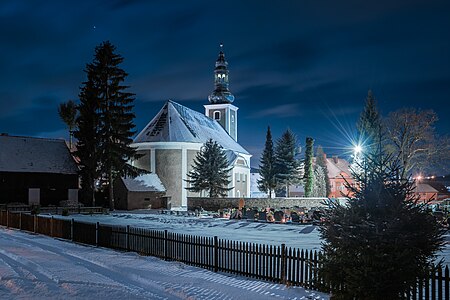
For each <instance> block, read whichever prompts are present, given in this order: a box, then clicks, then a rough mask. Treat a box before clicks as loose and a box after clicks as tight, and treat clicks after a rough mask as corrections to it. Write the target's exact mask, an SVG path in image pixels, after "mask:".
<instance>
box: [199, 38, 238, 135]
mask: <svg viewBox="0 0 450 300" xmlns="http://www.w3.org/2000/svg"><path fill="white" fill-rule="evenodd" d="M228 85H229V82H228V63H227V61H226V60H225V54H224V53H223V44H220V52H219V57H218V58H217V60H216V67H215V69H214V91H213V92H212V93H211V95H209V96H208V101H209V104H207V105H204V106H205V115H206V116H208V117H210V118H212V119H214V120H216V121H217V122H219V123H220V125H222V127H223V128H224V129H225V130H226V131H227V132H228V134H229V135H230V136H231V137H232V138H233V139H234V140H235V141H237V110H238V108H237V107H236V106H234V105H233V104H232V103H233V101H234V96H233V94H231V92H230V90H229V89H228Z"/></svg>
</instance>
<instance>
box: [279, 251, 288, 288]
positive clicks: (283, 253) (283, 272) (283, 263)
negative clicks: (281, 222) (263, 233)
mask: <svg viewBox="0 0 450 300" xmlns="http://www.w3.org/2000/svg"><path fill="white" fill-rule="evenodd" d="M286 260H287V259H286V245H285V244H281V278H280V280H281V283H282V284H286V266H287V264H286Z"/></svg>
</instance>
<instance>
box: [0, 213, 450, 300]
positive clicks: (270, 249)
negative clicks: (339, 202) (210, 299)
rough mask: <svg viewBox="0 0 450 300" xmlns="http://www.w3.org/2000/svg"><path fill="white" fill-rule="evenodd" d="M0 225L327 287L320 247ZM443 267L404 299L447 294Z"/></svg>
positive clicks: (72, 225)
mask: <svg viewBox="0 0 450 300" xmlns="http://www.w3.org/2000/svg"><path fill="white" fill-rule="evenodd" d="M0 225H3V226H7V227H12V228H17V229H21V230H26V231H30V232H35V233H40V234H45V235H48V236H52V237H58V238H62V239H67V240H73V241H75V242H79V243H84V244H89V245H94V246H101V247H106V248H112V249H118V250H124V251H133V252H137V253H139V254H142V255H150V256H155V257H159V258H162V259H165V260H174V261H180V262H183V263H186V264H189V265H194V266H197V267H201V268H205V269H209V270H212V271H214V272H218V271H220V272H228V273H232V274H237V275H243V276H246V277H253V278H257V279H262V280H268V281H273V282H279V283H283V284H287V285H298V286H303V287H306V288H309V289H315V290H320V291H324V292H329V291H330V288H329V285H328V284H327V283H326V282H324V281H323V280H322V279H321V278H319V276H318V274H317V271H316V270H317V268H318V264H319V261H320V255H321V253H320V252H317V251H304V250H300V249H297V248H290V247H286V246H285V245H284V244H281V245H280V246H272V245H261V244H256V243H246V242H237V241H230V240H225V239H219V238H218V237H217V236H215V237H201V236H194V235H187V234H179V233H172V232H168V231H167V230H165V231H158V230H150V229H144V228H135V227H130V226H118V225H105V224H99V223H85V222H79V221H75V220H74V219H58V218H53V217H44V216H36V215H31V214H26V213H13V212H7V211H0ZM449 278H450V275H449V269H448V266H446V267H445V268H444V269H442V268H441V267H438V268H437V271H436V272H435V273H433V274H430V276H429V277H427V278H425V279H422V280H418V281H417V284H416V286H413V287H411V291H410V293H409V294H408V295H405V298H407V299H446V300H450V299H449V293H450V288H449V282H450V280H449Z"/></svg>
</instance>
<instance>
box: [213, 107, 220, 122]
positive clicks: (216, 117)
mask: <svg viewBox="0 0 450 300" xmlns="http://www.w3.org/2000/svg"><path fill="white" fill-rule="evenodd" d="M214 120H217V121H219V120H220V111H218V110H217V111H215V112H214Z"/></svg>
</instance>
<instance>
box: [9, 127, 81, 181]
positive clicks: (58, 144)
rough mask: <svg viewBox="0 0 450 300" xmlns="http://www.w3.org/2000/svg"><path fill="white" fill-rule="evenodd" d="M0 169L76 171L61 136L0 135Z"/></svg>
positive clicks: (53, 171) (36, 171)
mask: <svg viewBox="0 0 450 300" xmlns="http://www.w3.org/2000/svg"><path fill="white" fill-rule="evenodd" d="M0 171H1V172H26V173H57V174H77V172H78V168H77V165H76V164H75V161H74V159H73V157H72V155H71V154H70V152H69V148H67V145H66V142H65V141H64V140H57V139H44V138H32V137H20V136H8V135H0Z"/></svg>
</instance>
